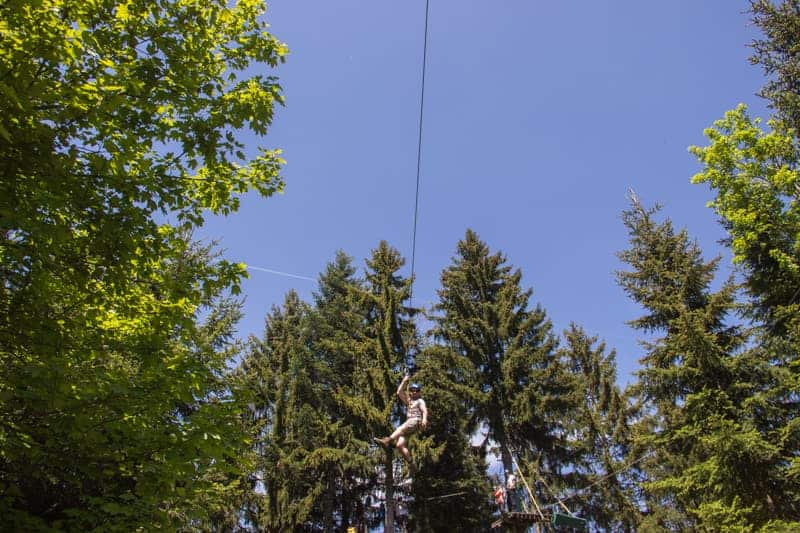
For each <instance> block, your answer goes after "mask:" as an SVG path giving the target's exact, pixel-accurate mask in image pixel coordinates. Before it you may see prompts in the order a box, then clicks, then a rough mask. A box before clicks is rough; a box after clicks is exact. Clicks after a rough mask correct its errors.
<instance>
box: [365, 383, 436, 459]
mask: <svg viewBox="0 0 800 533" xmlns="http://www.w3.org/2000/svg"><path fill="white" fill-rule="evenodd" d="M410 379H411V377H410V376H409V375H408V374H406V375H405V376H404V377H403V381H401V382H400V385H398V386H397V397H398V398H400V401H401V402H403V403H404V404H405V405H406V421H405V422H403V424H402V425H400V426H398V428H397V429H395V430H394V433H392V434H391V435H389V436H388V437H383V438H378V437H375V442H377V443H378V444H380V445H381V446H383V447H384V448H385V449H389V448H390V447H391V446H395V447H396V448H397V449H398V450H400V453H401V454H402V455H403V457H404V458H405V460H406V462H408V468H409V470H410V471H412V473H413V471H414V465H413V463H412V462H411V453H410V452H409V451H408V448H407V447H406V444H407V443H408V438H410V437H411V435H413V434H414V433H417V432H418V431H420V430H423V429H425V428H426V427H427V425H428V408H427V406H426V405H425V400H423V399H422V398H420V387H419V384H418V383H412V384H411V385H410V386H409V387H408V393H406V390H405V386H406V383H408V381H409V380H410Z"/></svg>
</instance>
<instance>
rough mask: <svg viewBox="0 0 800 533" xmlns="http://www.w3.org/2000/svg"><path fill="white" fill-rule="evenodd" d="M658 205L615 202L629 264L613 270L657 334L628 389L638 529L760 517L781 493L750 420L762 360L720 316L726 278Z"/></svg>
mask: <svg viewBox="0 0 800 533" xmlns="http://www.w3.org/2000/svg"><path fill="white" fill-rule="evenodd" d="M656 211H657V208H655V209H651V210H645V209H644V208H643V207H642V206H641V205H640V204H639V203H638V202H636V201H634V202H633V205H632V207H631V208H630V209H629V210H627V211H625V212H624V214H623V220H624V222H625V225H626V226H627V228H628V231H629V234H630V239H631V241H630V242H631V244H630V248H629V249H627V250H625V251H623V252H621V253H620V258H621V259H622V260H623V261H624V262H625V263H627V264H628V265H630V267H631V268H632V270H630V271H624V272H620V273H619V274H618V279H619V282H620V284H621V285H622V287H623V288H624V289H625V291H626V292H627V293H628V294H629V295H630V296H631V298H633V300H634V301H636V302H637V303H639V304H640V305H642V307H644V309H645V311H646V314H645V315H644V316H642V317H640V318H638V319H636V320H634V321H632V322H631V324H632V325H633V326H634V327H635V328H637V329H640V330H642V331H644V332H647V333H650V334H659V333H661V334H662V336H661V337H657V338H655V339H654V340H651V341H649V342H647V343H646V346H647V349H648V352H647V355H645V357H644V358H643V359H642V360H641V364H642V369H641V370H640V371H639V372H638V373H637V375H638V378H639V381H638V383H636V384H635V385H633V386H632V391H631V392H632V394H633V396H634V397H635V398H636V399H637V401H638V404H639V407H640V414H639V417H640V420H639V422H638V424H637V427H636V428H635V430H634V432H633V435H632V442H633V447H632V456H633V457H639V456H643V455H645V454H649V455H648V458H647V459H646V461H644V462H643V463H642V465H643V471H644V472H645V473H646V475H647V481H646V483H644V484H643V488H644V491H645V492H644V497H645V503H646V507H647V516H646V517H645V519H644V520H643V522H642V525H641V527H642V528H651V529H652V528H667V529H669V530H684V529H695V530H703V531H712V530H713V531H740V530H741V529H742V528H743V527H744V528H746V529H750V528H753V527H760V526H764V525H765V524H767V523H768V522H769V520H770V519H771V514H772V512H773V511H774V504H775V502H776V501H778V500H780V499H781V497H782V496H781V494H779V493H778V492H776V486H775V475H776V473H777V472H778V470H779V469H780V468H781V463H782V461H783V460H782V458H781V456H780V453H779V449H778V448H777V447H776V446H775V443H774V442H771V441H770V440H769V438H768V437H769V435H768V434H766V433H765V432H763V430H762V428H761V427H760V426H759V422H758V420H759V417H760V416H759V412H760V411H761V408H762V405H763V395H761V393H762V392H763V387H764V385H765V384H764V382H763V381H762V378H763V377H764V376H765V375H767V373H766V371H765V365H764V363H763V362H762V361H760V360H759V359H758V358H757V357H753V354H752V352H750V351H747V350H743V349H742V348H743V344H744V341H745V339H744V336H743V335H742V334H741V332H740V331H739V330H738V328H736V327H731V326H728V325H726V323H725V320H726V317H727V316H728V315H729V313H730V312H731V311H732V310H733V308H734V296H735V287H734V285H733V283H732V282H731V281H730V280H729V281H727V282H725V283H724V284H723V285H722V287H721V288H720V289H719V290H718V291H716V292H714V291H712V290H711V289H710V285H711V283H712V281H713V278H714V273H715V271H716V269H717V265H718V261H719V259H714V260H712V261H708V262H706V261H704V260H703V258H702V253H701V251H700V249H699V248H698V246H697V244H696V243H693V242H691V241H690V240H689V237H688V235H687V233H686V232H685V231H680V232H675V230H674V229H673V227H672V224H671V223H670V221H669V220H667V221H665V222H660V223H659V222H657V221H656V220H655V219H654V215H655V213H656Z"/></svg>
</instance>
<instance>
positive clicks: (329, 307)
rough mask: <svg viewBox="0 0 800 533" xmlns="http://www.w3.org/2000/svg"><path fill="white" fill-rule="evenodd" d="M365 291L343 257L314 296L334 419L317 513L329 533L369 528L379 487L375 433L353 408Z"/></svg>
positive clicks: (323, 448) (326, 404)
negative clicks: (368, 510) (369, 508)
mask: <svg viewBox="0 0 800 533" xmlns="http://www.w3.org/2000/svg"><path fill="white" fill-rule="evenodd" d="M362 291H363V283H362V282H361V281H360V280H359V279H357V278H356V269H355V267H354V266H353V264H352V259H351V258H350V257H348V256H347V255H346V254H345V253H344V252H341V251H340V252H337V254H336V257H335V259H334V261H332V262H331V263H329V264H328V265H327V267H326V270H325V272H324V273H323V274H322V275H321V276H320V279H319V288H318V290H317V292H316V293H315V294H314V302H315V306H314V309H313V311H312V323H313V341H312V342H313V349H314V353H315V357H316V358H317V359H318V360H319V363H320V365H321V368H322V369H323V370H324V372H323V374H322V375H321V376H320V379H321V384H322V386H323V388H324V390H325V391H326V395H325V397H324V398H323V408H324V409H325V413H326V416H327V419H328V422H327V428H326V432H325V435H324V436H323V439H322V441H321V442H320V443H319V444H318V450H317V452H316V456H317V462H318V463H319V468H320V469H321V470H322V472H323V474H322V479H323V483H324V486H325V491H324V493H323V494H322V495H321V498H320V500H321V503H320V505H319V506H318V509H316V510H315V512H316V513H318V515H319V517H320V520H319V522H320V523H322V524H323V525H324V529H325V531H326V532H331V531H333V530H334V527H337V528H338V529H339V530H343V529H345V528H346V527H348V526H351V525H363V524H364V515H365V503H366V501H367V498H368V496H369V494H371V493H372V492H373V491H374V487H375V483H374V475H373V474H374V467H375V463H374V461H373V460H372V457H371V456H370V452H369V448H370V442H369V439H370V438H371V436H372V435H371V432H370V431H368V429H367V428H365V427H363V425H362V424H361V420H360V419H359V418H358V417H356V416H355V415H354V413H353V412H352V411H351V410H349V409H348V408H347V405H348V404H349V403H350V401H351V398H353V397H354V395H355V394H356V384H355V383H356V354H357V353H358V351H359V346H360V343H361V342H363V340H364V337H365V331H364V327H365V324H366V321H365V316H364V313H363V306H362V305H361V302H360V299H361V293H362ZM335 517H338V520H334V518H335Z"/></svg>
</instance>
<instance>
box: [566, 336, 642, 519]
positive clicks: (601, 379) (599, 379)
mask: <svg viewBox="0 0 800 533" xmlns="http://www.w3.org/2000/svg"><path fill="white" fill-rule="evenodd" d="M564 339H565V341H566V342H565V344H564V346H563V347H562V348H561V349H560V356H561V358H562V359H563V360H564V365H565V367H566V368H567V371H568V372H569V373H570V375H571V377H572V378H573V392H572V395H573V398H572V399H571V401H570V404H571V405H572V413H571V415H570V416H569V418H568V422H567V423H566V431H567V434H568V435H570V437H569V439H568V441H569V448H570V458H569V465H568V466H567V468H566V469H565V471H564V472H563V475H562V476H561V479H560V483H559V482H556V483H555V487H556V490H560V491H561V493H562V494H564V495H565V496H568V497H570V500H571V503H570V504H569V505H570V506H571V507H570V510H571V511H572V512H574V513H575V514H577V515H579V516H581V517H583V518H585V519H587V520H589V521H590V522H591V523H593V524H595V527H597V528H599V529H600V530H602V531H636V530H637V525H638V523H639V520H640V516H639V511H638V508H637V506H636V505H635V496H636V494H635V491H634V490H633V489H634V486H633V484H634V482H635V480H633V479H632V478H631V476H630V475H629V473H628V471H627V466H628V465H627V464H626V462H627V461H629V460H631V459H630V457H629V454H628V450H629V439H630V434H629V433H630V430H629V426H628V407H627V402H626V399H625V397H624V395H623V394H622V393H621V391H620V390H619V386H618V385H617V371H616V362H615V352H614V351H612V352H610V353H608V354H606V353H605V344H604V343H599V344H598V343H597V338H596V337H590V336H589V335H587V334H586V332H585V331H584V330H583V329H582V328H580V327H578V326H577V325H575V324H572V325H571V326H570V328H569V329H568V330H567V331H565V332H564Z"/></svg>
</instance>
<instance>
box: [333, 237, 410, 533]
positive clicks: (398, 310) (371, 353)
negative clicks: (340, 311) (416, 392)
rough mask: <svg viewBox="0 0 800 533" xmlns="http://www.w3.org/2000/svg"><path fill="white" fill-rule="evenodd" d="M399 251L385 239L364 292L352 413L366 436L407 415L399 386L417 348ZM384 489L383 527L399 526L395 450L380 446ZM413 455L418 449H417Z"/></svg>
mask: <svg viewBox="0 0 800 533" xmlns="http://www.w3.org/2000/svg"><path fill="white" fill-rule="evenodd" d="M404 262H405V261H404V260H403V258H402V257H401V255H400V253H399V252H398V251H397V250H395V249H394V248H392V247H391V246H389V244H388V243H386V242H385V241H381V242H380V244H379V245H378V247H377V248H376V249H375V250H373V252H372V254H371V256H370V258H369V259H368V260H367V269H366V272H365V284H364V290H363V291H362V292H361V295H362V300H361V301H362V304H363V306H364V308H363V309H364V311H365V319H366V320H365V336H364V338H363V339H362V340H361V341H360V342H359V345H358V347H357V350H356V354H355V355H356V361H355V368H354V376H355V377H354V391H353V395H352V397H351V398H349V399H348V403H347V407H348V408H349V409H350V413H351V414H352V415H353V416H356V417H357V418H358V419H359V420H360V424H359V426H360V428H362V429H363V430H366V431H367V432H368V434H367V435H363V437H365V438H368V437H369V434H371V435H373V436H380V435H388V434H389V433H391V432H392V431H393V429H394V426H396V425H397V424H398V423H399V422H400V421H401V419H402V416H401V415H402V413H401V410H400V405H399V401H398V399H397V397H396V395H395V391H396V390H397V385H398V383H399V381H400V378H401V376H402V373H403V370H404V368H405V366H406V364H407V361H408V357H409V355H410V354H413V353H414V352H415V351H416V349H417V343H418V339H417V333H416V325H415V323H414V322H413V320H412V318H413V315H414V311H413V309H411V308H410V307H408V300H409V298H410V294H411V280H410V279H409V278H404V277H403V276H402V275H400V274H399V270H400V268H401V267H402V266H403V264H404ZM376 452H377V453H378V455H377V457H378V459H379V461H380V469H379V471H378V475H379V477H380V479H381V481H382V485H383V493H384V502H385V504H384V520H383V521H384V531H386V532H387V533H391V532H392V531H394V527H395V503H396V502H395V495H396V490H395V489H396V487H395V483H396V479H395V477H396V469H395V466H396V458H395V456H394V450H393V449H389V450H385V451H384V450H380V449H378V450H376ZM412 453H413V450H412Z"/></svg>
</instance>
